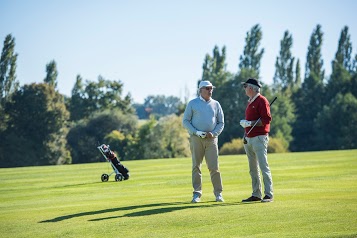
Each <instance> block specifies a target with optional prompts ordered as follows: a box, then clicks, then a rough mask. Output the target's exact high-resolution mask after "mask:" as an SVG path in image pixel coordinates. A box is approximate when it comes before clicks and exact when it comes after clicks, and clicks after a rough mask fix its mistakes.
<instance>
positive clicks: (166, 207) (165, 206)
mask: <svg viewBox="0 0 357 238" xmlns="http://www.w3.org/2000/svg"><path fill="white" fill-rule="evenodd" d="M232 205H241V203H239V202H237V203H216V202H214V203H213V202H201V203H198V204H193V203H187V202H177V203H154V204H145V205H137V206H128V207H118V208H110V209H103V210H98V211H90V212H81V213H76V214H71V215H66V216H60V217H56V218H53V219H50V220H44V221H40V222H39V223H47V222H59V221H63V220H67V219H71V218H76V217H83V216H91V215H98V214H105V213H110V212H117V211H127V210H134V209H141V208H152V209H149V210H145V211H138V212H132V213H128V214H125V215H121V216H110V217H104V218H96V219H91V220H89V221H102V220H108V219H115V218H121V217H139V216H150V215H156V214H161V213H167V212H173V211H179V210H184V209H191V208H203V207H215V206H232ZM155 207H160V208H155Z"/></svg>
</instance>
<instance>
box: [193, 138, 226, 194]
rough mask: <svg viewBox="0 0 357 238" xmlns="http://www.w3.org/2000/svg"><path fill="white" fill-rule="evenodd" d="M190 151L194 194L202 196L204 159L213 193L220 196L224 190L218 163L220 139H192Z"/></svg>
mask: <svg viewBox="0 0 357 238" xmlns="http://www.w3.org/2000/svg"><path fill="white" fill-rule="evenodd" d="M190 149H191V153H192V186H193V193H198V194H199V195H200V196H201V195H202V172H201V166H202V162H203V157H205V160H206V164H207V167H208V170H209V172H210V176H211V182H212V185H213V193H214V195H215V196H217V195H219V194H220V193H221V192H222V190H223V186H222V178H221V173H220V171H219V163H218V138H204V139H202V138H200V137H198V136H196V135H191V137H190Z"/></svg>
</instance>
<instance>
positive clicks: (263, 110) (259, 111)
mask: <svg viewBox="0 0 357 238" xmlns="http://www.w3.org/2000/svg"><path fill="white" fill-rule="evenodd" d="M259 118H260V120H261V121H262V123H263V126H255V127H254V128H253V130H252V131H251V132H250V133H249V135H247V137H249V138H250V137H255V136H260V135H267V134H268V133H269V131H270V122H271V119H272V118H271V115H270V106H269V101H268V100H267V99H266V98H265V97H264V96H262V95H259V96H258V97H257V98H256V99H255V100H254V101H253V102H251V103H248V105H247V108H246V109H245V119H246V120H248V121H255V120H258V119H259ZM252 126H253V125H252ZM251 128H252V127H246V128H245V133H248V131H249V130H250V129H251Z"/></svg>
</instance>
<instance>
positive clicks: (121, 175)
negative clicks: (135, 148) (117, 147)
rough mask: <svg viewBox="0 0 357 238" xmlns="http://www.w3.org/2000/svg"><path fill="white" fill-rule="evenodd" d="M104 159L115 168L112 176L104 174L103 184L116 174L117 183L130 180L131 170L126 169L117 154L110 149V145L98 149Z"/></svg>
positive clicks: (103, 145)
mask: <svg viewBox="0 0 357 238" xmlns="http://www.w3.org/2000/svg"><path fill="white" fill-rule="evenodd" d="M97 148H98V150H99V151H100V153H101V154H102V155H103V157H104V158H105V159H106V160H107V161H108V162H109V163H110V165H111V166H112V168H113V172H112V173H110V174H102V177H101V179H102V182H107V181H108V180H109V176H110V175H112V174H114V173H115V181H122V180H128V179H129V176H130V174H129V170H128V168H126V167H125V166H124V165H123V164H122V163H120V160H119V159H118V158H117V156H116V154H115V153H114V152H113V151H112V150H111V149H110V148H109V145H105V144H102V145H100V146H98V147H97Z"/></svg>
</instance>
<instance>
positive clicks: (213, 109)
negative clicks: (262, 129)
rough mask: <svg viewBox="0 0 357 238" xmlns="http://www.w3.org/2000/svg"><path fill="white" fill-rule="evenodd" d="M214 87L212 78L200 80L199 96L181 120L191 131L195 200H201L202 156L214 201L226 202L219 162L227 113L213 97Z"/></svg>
mask: <svg viewBox="0 0 357 238" xmlns="http://www.w3.org/2000/svg"><path fill="white" fill-rule="evenodd" d="M213 88H215V87H214V86H213V85H212V84H211V82H209V81H201V82H200V84H199V86H198V91H199V96H198V97H197V98H195V99H193V100H191V101H190V102H189V103H188V104H187V106H186V109H185V113H184V116H183V120H182V123H183V126H184V127H185V128H186V129H187V131H188V133H189V134H190V148H191V153H192V186H193V198H192V202H193V203H197V202H200V199H201V196H202V173H201V166H202V161H203V157H205V159H206V164H207V167H208V170H209V172H210V176H211V182H212V185H213V193H214V195H215V200H216V201H217V202H223V201H224V200H223V197H222V190H223V185H222V178H221V173H220V171H219V163H218V136H219V135H220V134H221V132H222V131H223V128H224V114H223V110H222V107H221V105H220V104H219V102H218V101H216V100H214V99H212V98H211V97H212V92H213Z"/></svg>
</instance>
